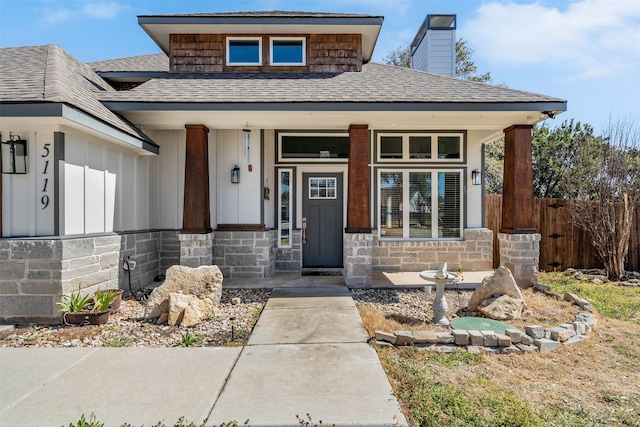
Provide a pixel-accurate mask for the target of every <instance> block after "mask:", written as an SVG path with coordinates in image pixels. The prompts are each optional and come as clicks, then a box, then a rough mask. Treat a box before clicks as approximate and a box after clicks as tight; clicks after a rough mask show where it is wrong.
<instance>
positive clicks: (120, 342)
mask: <svg viewBox="0 0 640 427" xmlns="http://www.w3.org/2000/svg"><path fill="white" fill-rule="evenodd" d="M131 344H133V340H132V339H131V338H128V337H127V338H114V339H112V340H111V342H110V343H109V347H131Z"/></svg>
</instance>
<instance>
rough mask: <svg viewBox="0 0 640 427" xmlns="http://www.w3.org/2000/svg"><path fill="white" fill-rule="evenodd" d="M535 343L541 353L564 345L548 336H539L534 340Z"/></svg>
mask: <svg viewBox="0 0 640 427" xmlns="http://www.w3.org/2000/svg"><path fill="white" fill-rule="evenodd" d="M533 344H534V345H535V346H536V347H538V350H539V351H540V353H546V352H549V351H554V350H557V349H559V348H560V347H562V344H560V343H559V342H558V341H554V340H550V339H548V338H538V339H535V340H533Z"/></svg>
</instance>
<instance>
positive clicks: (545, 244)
mask: <svg viewBox="0 0 640 427" xmlns="http://www.w3.org/2000/svg"><path fill="white" fill-rule="evenodd" d="M533 215H534V224H535V226H536V228H537V229H538V233H540V235H541V236H542V239H541V241H540V263H539V265H538V267H539V269H540V271H555V270H558V271H562V270H566V269H567V268H602V263H601V262H600V261H599V260H598V257H597V255H596V250H595V248H594V247H593V244H592V243H591V234H590V233H589V232H587V231H585V230H581V229H579V228H578V227H575V226H574V225H572V224H571V223H570V222H569V214H568V212H567V201H566V200H564V199H537V198H536V199H534V200H533ZM501 221H502V196H496V195H486V196H485V224H486V227H487V228H490V229H491V230H493V267H494V268H497V267H499V266H500V248H499V246H498V232H499V231H500V223H501ZM625 268H626V269H627V270H630V271H640V204H638V206H637V207H636V213H635V218H634V220H633V227H632V229H631V239H630V242H629V254H628V256H627V262H626V264H625Z"/></svg>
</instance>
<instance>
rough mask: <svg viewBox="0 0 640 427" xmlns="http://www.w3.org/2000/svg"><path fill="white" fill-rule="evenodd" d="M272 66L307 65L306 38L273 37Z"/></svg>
mask: <svg viewBox="0 0 640 427" xmlns="http://www.w3.org/2000/svg"><path fill="white" fill-rule="evenodd" d="M270 44H271V46H270V47H271V49H270V50H271V65H305V64H306V49H305V46H306V39H305V38H304V37H271V39H270Z"/></svg>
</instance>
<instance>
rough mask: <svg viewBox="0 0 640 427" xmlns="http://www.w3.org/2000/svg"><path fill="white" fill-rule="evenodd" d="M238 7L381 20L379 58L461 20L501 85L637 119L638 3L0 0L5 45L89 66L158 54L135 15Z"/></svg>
mask: <svg viewBox="0 0 640 427" xmlns="http://www.w3.org/2000/svg"><path fill="white" fill-rule="evenodd" d="M239 10H304V11H323V12H353V13H364V14H371V15H382V16H384V18H385V19H384V24H383V26H382V31H381V33H380V37H379V39H378V42H377V45H376V48H375V51H374V56H373V60H374V61H381V60H382V58H383V57H384V55H385V54H386V53H387V52H388V51H389V50H391V49H393V48H395V47H398V46H401V45H406V44H407V43H410V42H411V40H412V39H413V37H414V36H415V34H416V32H417V31H418V28H419V27H420V24H421V23H422V21H423V20H424V18H425V17H426V15H427V14H428V13H453V14H457V19H458V28H457V37H458V38H461V37H462V38H464V39H466V40H467V41H468V45H469V47H470V48H471V49H473V50H474V51H475V52H474V56H473V58H474V60H475V62H476V64H477V65H478V71H479V72H481V73H482V72H485V71H490V72H491V75H492V77H493V80H494V83H504V84H506V85H507V86H509V87H510V88H513V89H521V90H525V91H530V92H536V93H542V94H545V95H550V96H555V97H559V98H562V99H566V100H567V101H568V111H567V112H566V113H564V114H561V115H559V116H558V117H557V118H556V119H555V120H554V121H552V122H551V123H550V124H551V125H552V126H556V125H559V124H560V123H561V122H562V121H564V120H568V119H571V118H574V119H575V120H577V121H581V122H583V123H589V124H591V125H593V126H594V127H595V128H596V131H597V132H599V131H600V129H601V128H602V127H603V126H604V125H605V124H606V123H607V121H608V120H609V116H611V117H613V118H614V119H620V118H632V119H635V120H638V119H639V116H640V0H576V1H569V0H541V1H530V0H513V1H501V0H492V1H484V0H339V1H334V0H321V1H320V0H318V1H312V0H295V1H289V0H251V1H245V0H235V1H225V0H208V1H199V0H189V1H187V0H176V1H172V0H113V1H91V0H82V1H80V0H0V46H3V47H4V46H27V45H40V44H49V43H55V44H58V45H59V46H61V47H62V48H63V49H65V50H66V51H68V52H69V53H70V54H72V55H73V56H75V57H77V58H78V59H80V60H82V61H95V60H101V59H110V58H119V57H126V56H133V55H140V54H146V53H155V52H159V51H160V49H159V48H158V47H157V46H156V45H155V43H154V42H153V41H152V40H151V39H150V38H149V37H148V36H147V34H146V33H145V32H144V31H143V30H142V29H141V28H140V26H138V24H137V15H145V14H168V13H192V12H222V11H239Z"/></svg>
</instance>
